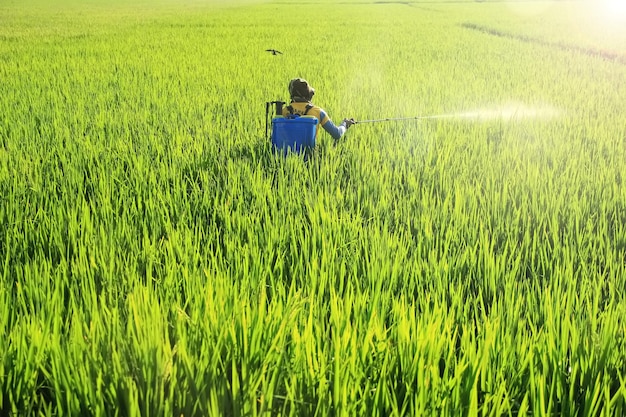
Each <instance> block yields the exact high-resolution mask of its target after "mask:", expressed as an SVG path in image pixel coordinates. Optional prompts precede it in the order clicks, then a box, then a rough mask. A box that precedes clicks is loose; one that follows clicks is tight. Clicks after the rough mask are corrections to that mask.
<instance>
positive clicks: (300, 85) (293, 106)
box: [283, 78, 354, 142]
mask: <svg viewBox="0 0 626 417" xmlns="http://www.w3.org/2000/svg"><path fill="white" fill-rule="evenodd" d="M314 94H315V89H314V88H313V87H311V85H310V84H309V83H308V82H307V81H306V80H304V79H302V78H294V79H293V80H291V81H290V82H289V95H290V96H291V102H290V103H289V105H288V106H285V107H283V116H285V117H287V116H288V115H290V114H298V115H300V116H315V117H316V118H317V120H318V121H319V123H318V124H317V132H319V127H320V126H322V127H323V128H324V130H325V131H326V132H328V133H329V134H330V136H332V137H333V139H335V142H337V141H338V140H339V139H340V138H341V137H342V136H343V135H344V133H346V131H347V130H348V128H349V127H350V126H352V125H353V124H354V119H343V121H342V122H341V124H340V125H339V126H336V125H335V124H334V123H333V121H332V120H331V119H330V117H328V114H327V113H326V112H325V111H324V110H323V109H321V108H320V107H318V106H316V105H314V104H313V103H311V100H312V99H313V95H314ZM316 134H317V133H316Z"/></svg>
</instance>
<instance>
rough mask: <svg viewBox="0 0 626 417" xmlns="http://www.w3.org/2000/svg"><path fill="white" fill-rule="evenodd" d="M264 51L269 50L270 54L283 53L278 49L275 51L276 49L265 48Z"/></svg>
mask: <svg viewBox="0 0 626 417" xmlns="http://www.w3.org/2000/svg"><path fill="white" fill-rule="evenodd" d="M265 52H271V53H272V55H282V54H283V53H282V52H280V51H277V50H276V49H266V50H265Z"/></svg>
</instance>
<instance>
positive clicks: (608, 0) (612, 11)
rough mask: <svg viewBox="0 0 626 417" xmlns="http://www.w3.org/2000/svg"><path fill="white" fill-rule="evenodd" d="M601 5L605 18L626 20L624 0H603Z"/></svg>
mask: <svg viewBox="0 0 626 417" xmlns="http://www.w3.org/2000/svg"><path fill="white" fill-rule="evenodd" d="M601 5H602V6H601V7H602V13H603V14H604V15H605V16H606V18H607V20H614V21H622V22H623V21H626V0H604V1H603V2H602V3H601Z"/></svg>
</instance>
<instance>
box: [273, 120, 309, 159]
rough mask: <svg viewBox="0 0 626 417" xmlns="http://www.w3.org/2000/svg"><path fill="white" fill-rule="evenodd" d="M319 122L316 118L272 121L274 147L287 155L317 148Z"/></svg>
mask: <svg viewBox="0 0 626 417" xmlns="http://www.w3.org/2000/svg"><path fill="white" fill-rule="evenodd" d="M317 123H318V120H317V118H316V117H315V116H295V117H294V116H288V117H275V118H274V119H272V145H273V147H274V149H275V150H277V151H279V152H282V153H283V154H287V153H289V152H292V153H298V154H299V153H302V152H304V151H305V150H306V149H310V148H314V147H315V136H316V134H317Z"/></svg>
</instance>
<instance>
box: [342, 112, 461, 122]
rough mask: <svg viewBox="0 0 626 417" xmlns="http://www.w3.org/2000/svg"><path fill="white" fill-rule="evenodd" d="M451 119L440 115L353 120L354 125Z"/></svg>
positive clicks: (445, 115)
mask: <svg viewBox="0 0 626 417" xmlns="http://www.w3.org/2000/svg"><path fill="white" fill-rule="evenodd" d="M448 117H452V116H451V115H447V114H441V115H436V116H413V117H388V118H386V119H370V120H355V121H354V123H355V124H358V123H378V122H396V121H400V120H423V119H444V118H448Z"/></svg>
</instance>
